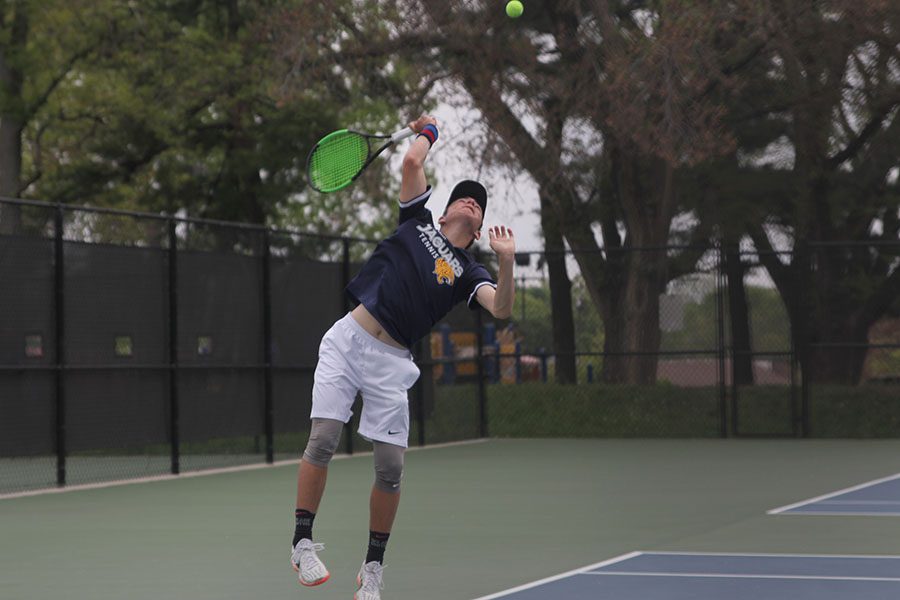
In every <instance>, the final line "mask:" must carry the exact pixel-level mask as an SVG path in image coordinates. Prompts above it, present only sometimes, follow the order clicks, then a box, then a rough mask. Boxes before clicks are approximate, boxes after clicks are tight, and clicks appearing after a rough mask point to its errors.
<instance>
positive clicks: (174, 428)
mask: <svg viewBox="0 0 900 600" xmlns="http://www.w3.org/2000/svg"><path fill="white" fill-rule="evenodd" d="M175 228H176V222H175V220H174V219H172V218H171V217H170V218H169V435H170V436H171V455H172V467H171V470H172V474H173V475H177V474H178V473H180V472H181V464H180V459H181V456H180V451H181V449H180V446H179V438H178V430H179V421H178V237H177V235H176V231H175Z"/></svg>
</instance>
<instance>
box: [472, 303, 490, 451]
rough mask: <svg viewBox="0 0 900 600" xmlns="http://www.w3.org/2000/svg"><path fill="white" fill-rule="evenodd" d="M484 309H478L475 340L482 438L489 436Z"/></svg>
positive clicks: (479, 418)
mask: <svg viewBox="0 0 900 600" xmlns="http://www.w3.org/2000/svg"><path fill="white" fill-rule="evenodd" d="M482 310H483V309H482V308H480V307H479V308H478V309H477V310H476V311H475V331H476V333H475V339H476V344H477V348H475V352H476V353H477V356H476V361H477V362H476V363H475V366H476V370H477V373H478V375H477V377H478V421H479V434H480V437H483V438H485V437H487V436H488V416H487V391H486V390H485V386H484V376H485V374H484V323H483V318H482V314H481V311H482Z"/></svg>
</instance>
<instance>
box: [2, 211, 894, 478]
mask: <svg viewBox="0 0 900 600" xmlns="http://www.w3.org/2000/svg"><path fill="white" fill-rule="evenodd" d="M2 202H5V203H6V204H7V205H11V206H15V207H16V209H17V227H16V229H15V230H14V231H11V230H10V229H9V228H4V227H3V225H4V224H3V223H0V231H2V232H3V233H0V281H2V282H3V290H4V293H2V294H0V315H2V322H0V493H3V492H12V491H22V490H29V489H39V488H45V487H52V486H58V485H71V484H80V483H92V482H99V481H108V480H116V479H124V478H134V477H146V476H154V475H164V474H169V473H180V472H184V471H193V470H200V469H210V468H215V467H224V466H232V465H240V464H250V463H260V462H273V461H275V460H280V459H296V458H297V457H298V456H299V454H300V452H301V451H302V449H303V447H304V445H305V443H306V437H307V435H308V427H309V419H308V415H309V410H310V403H311V390H312V378H313V372H314V370H315V365H316V360H317V352H318V344H319V341H320V340H321V337H322V335H323V334H324V333H325V331H326V330H327V329H328V328H329V327H330V326H331V325H332V324H333V323H334V321H335V320H337V319H338V318H340V317H341V316H342V315H343V314H345V312H346V311H347V310H348V309H349V308H351V307H350V306H349V305H348V304H347V300H346V298H345V295H344V293H343V289H344V287H345V285H346V283H347V282H348V281H349V280H350V279H351V278H352V277H353V275H354V274H355V273H356V271H357V270H358V269H359V268H360V266H361V265H362V263H363V262H364V260H365V259H366V258H367V257H368V255H369V253H370V252H371V251H372V249H373V248H374V244H375V242H374V241H371V240H359V239H351V238H334V237H329V236H322V235H315V234H309V233H301V232H295V231H283V230H275V229H271V228H265V227H260V226H252V225H246V224H239V223H221V222H213V221H204V220H197V219H189V218H181V217H173V216H160V215H148V214H138V213H131V212H125V211H113V210H100V209H91V208H85V207H69V206H56V205H47V204H43V203H37V202H28V201H13V200H3V201H2ZM7 213H8V211H7ZM898 256H900V244H881V245H869V246H866V245H864V244H847V245H845V246H840V245H818V246H816V245H814V244H807V245H803V246H801V247H798V250H797V251H769V252H768V253H766V252H759V251H757V250H756V249H754V248H753V247H752V246H749V245H743V246H741V245H737V244H733V245H727V244H717V245H714V246H705V247H669V248H642V249H631V250H628V251H622V250H619V251H616V252H613V251H605V250H604V251H600V252H596V253H581V254H577V255H576V254H574V253H572V252H560V253H551V252H521V253H519V254H518V255H517V257H516V263H517V266H516V278H515V285H516V288H517V295H516V304H515V307H514V314H513V316H512V318H510V319H509V320H506V321H498V322H495V321H493V320H492V319H491V318H490V315H489V314H487V313H486V312H484V311H481V310H475V311H473V310H470V309H469V308H468V307H466V306H465V305H460V306H458V307H457V308H455V309H454V310H453V311H452V312H451V314H450V315H448V316H447V318H445V319H444V320H443V321H442V322H441V323H440V324H439V325H438V326H437V327H436V328H435V329H434V331H433V332H432V334H431V335H430V336H429V337H427V338H425V339H424V340H422V341H421V342H419V343H418V344H417V345H416V347H415V348H413V354H414V357H415V359H416V362H417V363H418V365H419V367H420V370H421V372H422V375H421V377H420V378H419V380H418V382H417V383H416V385H415V386H414V387H413V389H412V390H411V391H410V410H411V433H410V444H411V445H416V444H421V445H426V444H435V443H443V442H451V441H458V440H465V439H472V438H479V437H485V436H493V437H601V436H612V437H724V436H766V437H773V436H825V437H896V436H897V435H898V432H900V303H898V301H897V298H898V296H900V293H893V294H892V290H893V289H894V287H892V286H896V279H897V278H898V277H900V275H898V274H897V273H898V271H897V263H898V261H900V258H898ZM480 260H482V261H484V262H485V263H486V264H488V266H489V268H491V269H493V268H494V267H493V266H491V261H492V260H493V256H492V255H490V254H487V255H482V256H480ZM863 276H865V277H866V278H863ZM842 277H843V279H841V278H842ZM861 282H862V283H861ZM359 402H360V400H359V399H357V405H356V406H355V407H354V418H353V420H351V423H349V424H348V427H347V429H346V431H345V435H344V438H343V442H342V444H343V450H344V451H345V452H348V453H352V452H358V451H360V450H366V449H368V448H369V445H368V443H367V442H366V441H365V440H363V439H362V438H361V437H359V436H358V435H357V434H356V433H355V432H354V431H355V428H356V425H357V423H356V419H357V416H358V414H359V408H360V406H359Z"/></svg>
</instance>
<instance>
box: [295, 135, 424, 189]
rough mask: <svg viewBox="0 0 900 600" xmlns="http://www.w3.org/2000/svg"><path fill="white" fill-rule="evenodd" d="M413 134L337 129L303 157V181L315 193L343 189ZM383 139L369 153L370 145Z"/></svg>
mask: <svg viewBox="0 0 900 600" xmlns="http://www.w3.org/2000/svg"><path fill="white" fill-rule="evenodd" d="M415 133H416V132H415V131H413V130H412V129H410V128H409V127H404V128H403V129H401V130H400V131H397V132H395V133H392V134H391V135H375V134H369V133H361V132H359V131H353V130H351V129H341V130H338V131H335V132H333V133H329V134H328V135H326V136H325V137H323V138H322V139H321V140H319V141H318V142H317V143H316V145H315V146H313V149H312V150H310V151H309V156H308V157H307V158H306V178H307V180H308V181H309V185H310V186H312V188H313V189H314V190H316V191H317V192H323V193H328V192H336V191H337V190H340V189H342V188H345V187H347V186H348V185H350V184H351V183H353V181H354V180H355V179H356V178H357V177H359V175H360V173H362V172H363V171H364V170H365V169H366V167H368V166H369V165H370V164H372V161H373V160H375V159H376V158H377V157H378V155H379V154H381V153H382V152H384V151H385V150H387V149H388V148H390V147H391V146H393V145H394V144H396V143H397V142H399V141H400V140H404V139H406V138H408V137H410V136H412V135H415ZM378 140H387V142H385V143H384V144H383V145H382V146H381V147H380V148H378V149H377V150H375V151H374V152H373V151H372V142H373V141H378Z"/></svg>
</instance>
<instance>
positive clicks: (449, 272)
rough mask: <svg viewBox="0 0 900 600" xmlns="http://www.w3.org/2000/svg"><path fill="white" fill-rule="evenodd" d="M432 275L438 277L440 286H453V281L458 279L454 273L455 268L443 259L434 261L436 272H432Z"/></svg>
mask: <svg viewBox="0 0 900 600" xmlns="http://www.w3.org/2000/svg"><path fill="white" fill-rule="evenodd" d="M432 273H434V274H435V275H436V276H437V282H438V285H440V284H442V283H446V284H447V285H453V280H454V279H456V275H455V274H454V273H453V267H451V266H450V265H449V264H448V263H447V261H446V260H444V259H443V258H439V259H437V260H435V261H434V271H432Z"/></svg>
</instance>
